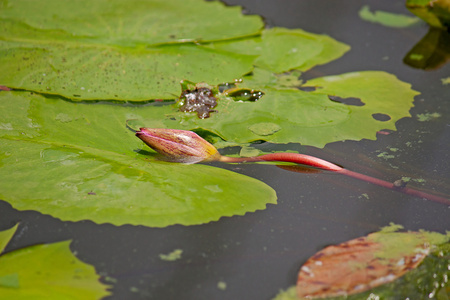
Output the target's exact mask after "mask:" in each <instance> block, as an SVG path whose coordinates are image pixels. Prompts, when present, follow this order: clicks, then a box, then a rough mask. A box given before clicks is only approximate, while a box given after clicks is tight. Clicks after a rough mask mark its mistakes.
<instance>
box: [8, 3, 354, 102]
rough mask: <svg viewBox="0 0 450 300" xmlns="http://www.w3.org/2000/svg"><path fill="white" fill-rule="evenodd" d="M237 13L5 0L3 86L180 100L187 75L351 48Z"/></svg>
mask: <svg viewBox="0 0 450 300" xmlns="http://www.w3.org/2000/svg"><path fill="white" fill-rule="evenodd" d="M239 10H240V9H239V8H237V7H225V6H224V5H223V4H221V3H219V2H205V1H200V0H189V1H184V0H183V1H181V0H180V1H160V0H149V1H144V2H142V1H131V2H130V1H127V2H126V4H125V3H124V2H123V1H118V0H114V1H103V0H102V1H96V2H95V3H94V4H92V3H90V2H89V3H88V2H87V1H81V2H80V1H76V2H73V1H55V0H44V1H39V3H37V2H35V1H34V2H33V1H31V2H29V1H20V0H19V1H14V2H7V3H6V2H5V4H4V5H3V7H2V10H0V40H1V41H0V64H1V65H2V72H1V73H0V84H2V85H5V86H8V87H11V88H18V89H24V90H30V91H36V92H40V93H44V94H57V95H62V96H64V97H66V98H69V99H73V100H105V99H107V100H108V99H114V100H123V101H143V100H155V99H174V98H175V97H176V95H177V94H179V87H178V83H179V82H180V81H181V80H183V79H188V80H191V81H196V82H198V81H205V82H208V83H210V84H219V83H222V82H230V81H234V80H235V79H238V78H241V77H242V76H244V75H245V74H247V73H249V72H251V71H252V70H253V66H254V65H256V66H260V67H263V68H267V69H270V70H272V71H274V72H284V71H288V70H290V69H293V68H298V69H300V70H307V69H309V68H311V67H313V66H314V65H317V64H323V63H326V62H329V61H331V60H333V59H336V58H338V57H340V56H341V55H343V54H344V53H345V52H346V51H347V50H348V49H349V47H348V46H347V45H345V44H342V43H339V42H337V41H335V40H334V39H332V38H330V37H328V36H325V35H316V34H311V33H307V32H305V31H302V30H299V29H298V30H288V29H283V28H274V29H270V30H264V31H261V28H262V25H263V24H262V21H261V19H260V17H257V16H243V15H242V14H240V11H239ZM37 12H38V13H37ZM261 32H262V33H261ZM188 41H190V43H186V42H188ZM212 41H215V42H212ZM194 42H195V43H194Z"/></svg>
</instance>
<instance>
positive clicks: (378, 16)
mask: <svg viewBox="0 0 450 300" xmlns="http://www.w3.org/2000/svg"><path fill="white" fill-rule="evenodd" d="M359 16H360V17H361V19H363V20H365V21H369V22H372V23H379V24H381V25H384V26H388V27H398V28H402V27H408V26H411V25H414V24H417V23H419V22H420V19H419V18H417V17H410V16H406V15H400V14H394V13H390V12H385V11H380V10H377V11H375V12H373V13H372V12H371V11H370V8H369V6H368V5H364V6H363V7H362V8H361V9H360V11H359Z"/></svg>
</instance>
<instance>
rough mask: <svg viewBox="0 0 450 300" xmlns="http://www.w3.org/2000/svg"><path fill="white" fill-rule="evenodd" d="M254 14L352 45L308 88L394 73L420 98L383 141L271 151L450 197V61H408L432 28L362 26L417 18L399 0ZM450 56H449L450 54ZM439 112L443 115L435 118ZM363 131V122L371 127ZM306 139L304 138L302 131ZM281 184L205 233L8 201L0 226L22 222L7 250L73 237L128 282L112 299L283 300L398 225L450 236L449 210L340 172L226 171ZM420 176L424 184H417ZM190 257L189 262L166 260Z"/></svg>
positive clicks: (276, 5)
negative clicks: (334, 78)
mask: <svg viewBox="0 0 450 300" xmlns="http://www.w3.org/2000/svg"><path fill="white" fill-rule="evenodd" d="M225 2H226V3H227V4H230V5H242V6H244V8H245V12H246V13H248V14H258V15H261V16H263V17H264V19H265V21H266V23H267V24H268V25H269V26H281V27H287V28H301V29H304V30H306V31H309V32H313V33H324V34H328V35H330V36H331V37H333V38H335V39H337V40H339V41H342V42H344V43H346V44H348V45H350V46H351V47H352V48H351V50H350V51H349V52H348V53H346V54H345V55H344V56H343V57H342V58H340V59H338V60H335V61H333V62H331V63H328V64H326V65H324V66H319V67H316V68H314V69H313V70H311V71H308V72H307V73H305V74H304V75H303V78H304V79H308V78H315V77H320V76H325V75H333V74H341V73H345V72H352V71H359V70H383V71H386V72H389V73H391V74H394V75H396V76H397V77H398V78H399V79H401V80H403V81H405V82H408V83H411V84H412V87H413V89H415V90H417V91H420V92H421V94H420V95H418V96H416V98H415V102H414V105H415V106H414V107H413V108H412V109H411V111H410V113H411V115H412V117H410V118H404V119H401V120H400V121H398V122H397V131H395V132H383V133H379V134H378V135H377V140H375V141H372V140H363V141H358V142H354V141H346V142H338V143H332V144H329V145H327V146H326V147H325V148H324V149H317V148H313V147H301V146H299V145H271V144H262V145H258V147H260V148H263V149H265V150H268V151H269V150H275V149H276V150H299V151H301V152H302V153H307V154H310V155H314V156H318V157H321V158H324V159H327V160H329V161H333V162H336V163H338V164H340V165H343V166H345V167H347V168H349V169H351V170H353V171H357V172H360V173H364V174H367V175H371V176H374V177H377V178H382V179H385V180H387V181H392V182H393V181H395V180H398V179H400V178H402V177H410V178H411V179H413V180H412V181H411V186H417V187H419V188H423V189H426V190H428V191H431V192H433V191H436V192H439V193H443V194H445V195H450V179H449V174H450V155H449V153H450V152H449V144H450V123H449V122H450V119H449V115H450V105H449V104H450V84H449V85H444V84H443V82H442V81H441V79H442V78H445V77H449V76H450V63H447V64H445V63H444V64H443V65H441V66H440V67H439V68H436V69H433V70H427V71H425V70H422V69H417V68H414V67H411V66H408V65H407V64H405V63H404V62H403V59H404V57H405V56H406V55H407V54H408V52H409V51H410V50H411V49H412V48H413V47H414V46H415V45H416V44H417V43H419V41H420V40H421V39H422V38H423V37H424V36H425V35H426V34H427V32H428V26H427V25H426V24H424V23H423V24H419V25H416V26H412V27H409V28H389V27H385V26H382V25H379V24H374V23H369V22H366V21H363V20H361V19H360V17H359V16H358V11H359V10H360V9H361V7H362V5H369V6H370V8H371V9H372V10H376V9H378V10H385V11H390V12H394V13H401V14H409V12H408V11H407V10H406V8H405V7H404V1H401V0H397V1H392V0H372V1H364V3H362V2H361V1H356V0H341V1H335V0H315V1H308V0H292V1H287V0H282V1H272V0H263V1H262V0H247V1H231V0H227V1H225ZM448 55H450V53H447V56H448ZM433 113H438V115H437V114H433ZM361 126H364V124H361ZM299 134H301V132H299ZM214 165H216V166H220V167H223V168H227V169H230V170H233V171H235V172H238V173H241V174H245V175H248V176H251V177H254V178H257V179H259V180H262V181H263V182H265V183H267V184H268V185H270V186H271V187H273V188H274V189H275V190H276V192H277V195H278V204H277V205H268V208H267V209H266V210H263V211H257V212H255V213H248V214H246V215H245V216H234V217H224V218H222V219H220V220H219V221H217V222H211V223H209V224H204V225H198V226H188V227H186V226H178V225H177V226H169V227H167V228H148V227H143V226H130V225H125V226H120V227H117V226H113V225H110V224H101V225H98V224H95V223H93V222H91V221H82V222H63V221H60V220H58V219H56V218H53V217H51V216H48V215H42V214H40V213H38V212H33V211H25V212H22V211H17V210H15V209H13V208H12V207H11V206H10V205H9V204H8V203H7V202H4V201H0V229H4V228H8V227H11V226H12V225H13V224H15V223H17V222H20V228H19V232H18V234H17V236H16V237H15V238H13V240H12V242H11V243H10V244H9V246H8V247H7V251H10V250H14V249H18V248H21V247H25V246H28V245H33V244H36V243H50V242H56V241H61V240H72V244H71V249H72V251H73V252H74V253H76V255H77V257H79V258H80V259H81V260H83V261H84V262H86V263H89V264H92V265H93V266H94V267H95V268H96V270H97V272H98V273H99V274H101V275H105V276H109V277H113V278H115V279H116V280H117V282H116V283H115V284H114V287H113V289H112V293H113V294H112V296H110V297H107V298H106V299H111V300H113V299H247V300H256V299H257V300H261V299H272V298H273V297H274V296H275V295H276V294H277V293H278V292H279V290H280V289H286V288H288V287H290V286H292V285H294V284H295V282H296V278H297V273H298V271H299V268H300V266H301V265H302V263H304V262H305V261H306V259H308V257H310V256H311V255H313V254H314V253H315V252H317V251H319V250H320V249H322V248H323V247H325V246H327V245H330V244H335V243H340V242H343V241H346V240H350V239H353V238H356V237H359V236H363V235H366V234H368V233H370V232H373V231H377V230H378V229H379V228H380V227H382V226H387V225H389V223H390V222H393V223H396V224H401V225H403V226H404V227H405V229H407V230H418V229H425V230H429V231H437V232H441V233H444V232H445V231H446V230H450V207H448V206H446V205H443V204H439V203H435V202H431V201H426V200H423V199H420V198H416V197H412V196H408V195H405V194H402V193H399V192H395V191H392V190H387V189H384V188H382V187H378V186H374V185H371V184H368V183H365V182H362V181H358V180H356V179H353V178H349V177H345V176H340V175H336V174H331V173H326V172H322V173H295V172H289V171H287V170H283V169H281V168H278V167H276V166H273V165H250V164H249V165H224V164H219V163H214ZM414 179H415V181H414ZM176 249H181V250H182V254H181V258H180V259H178V260H175V261H166V260H162V259H161V258H160V254H169V253H171V252H172V251H174V250H176Z"/></svg>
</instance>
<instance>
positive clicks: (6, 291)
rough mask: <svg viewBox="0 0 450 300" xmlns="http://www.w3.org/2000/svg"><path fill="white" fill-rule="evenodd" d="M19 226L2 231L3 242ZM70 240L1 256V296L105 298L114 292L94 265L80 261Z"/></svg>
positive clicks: (18, 299)
mask: <svg viewBox="0 0 450 300" xmlns="http://www.w3.org/2000/svg"><path fill="white" fill-rule="evenodd" d="M16 229H17V225H16V226H15V227H13V228H11V229H9V230H7V231H3V232H0V244H3V243H5V242H6V243H7V242H8V241H9V238H10V237H9V238H6V237H5V233H7V235H8V236H9V235H11V234H14V232H15V231H16ZM69 244H70V242H59V243H53V244H47V245H35V246H30V247H26V248H23V249H19V250H15V251H12V252H8V253H5V254H2V255H0V299H5V300H6V299H15V300H20V299H44V298H45V299H83V300H85V299H101V298H103V297H105V296H107V295H109V294H110V293H109V292H108V291H107V288H108V286H107V285H104V284H102V283H100V282H99V281H98V279H99V277H100V276H99V275H97V274H96V273H95V269H94V267H92V266H91V265H88V264H85V263H83V262H82V261H80V260H78V259H77V258H76V257H75V256H74V255H73V254H72V252H71V251H70V249H69Z"/></svg>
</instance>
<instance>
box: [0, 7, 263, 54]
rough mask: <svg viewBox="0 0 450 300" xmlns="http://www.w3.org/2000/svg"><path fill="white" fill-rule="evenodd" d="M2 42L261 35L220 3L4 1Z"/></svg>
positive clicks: (248, 19) (126, 42) (255, 19)
mask: <svg viewBox="0 0 450 300" xmlns="http://www.w3.org/2000/svg"><path fill="white" fill-rule="evenodd" d="M0 6H1V10H0V20H1V22H0V24H1V25H0V28H1V30H0V36H1V37H2V39H3V40H13V41H24V40H27V41H29V42H30V43H31V44H33V43H39V42H41V43H42V42H61V41H67V42H75V43H87V44H108V45H116V46H126V47H135V46H138V45H145V46H149V45H155V44H163V43H175V42H177V43H180V42H188V41H195V42H199V41H203V42H205V41H213V40H223V39H230V38H235V37H242V36H248V35H254V34H257V33H258V32H259V31H260V30H261V28H262V27H263V22H262V20H261V18H260V17H259V16H255V15H253V16H246V15H243V14H242V13H241V8H240V7H237V6H235V7H226V6H225V5H224V4H223V3H221V2H219V1H212V2H206V1H198V0H183V1H166V0H147V1H139V0H129V1H126V2H124V1H121V0H97V1H94V2H92V1H89V0H79V1H70V0H45V1H27V0H15V1H2V2H1V3H0Z"/></svg>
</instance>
